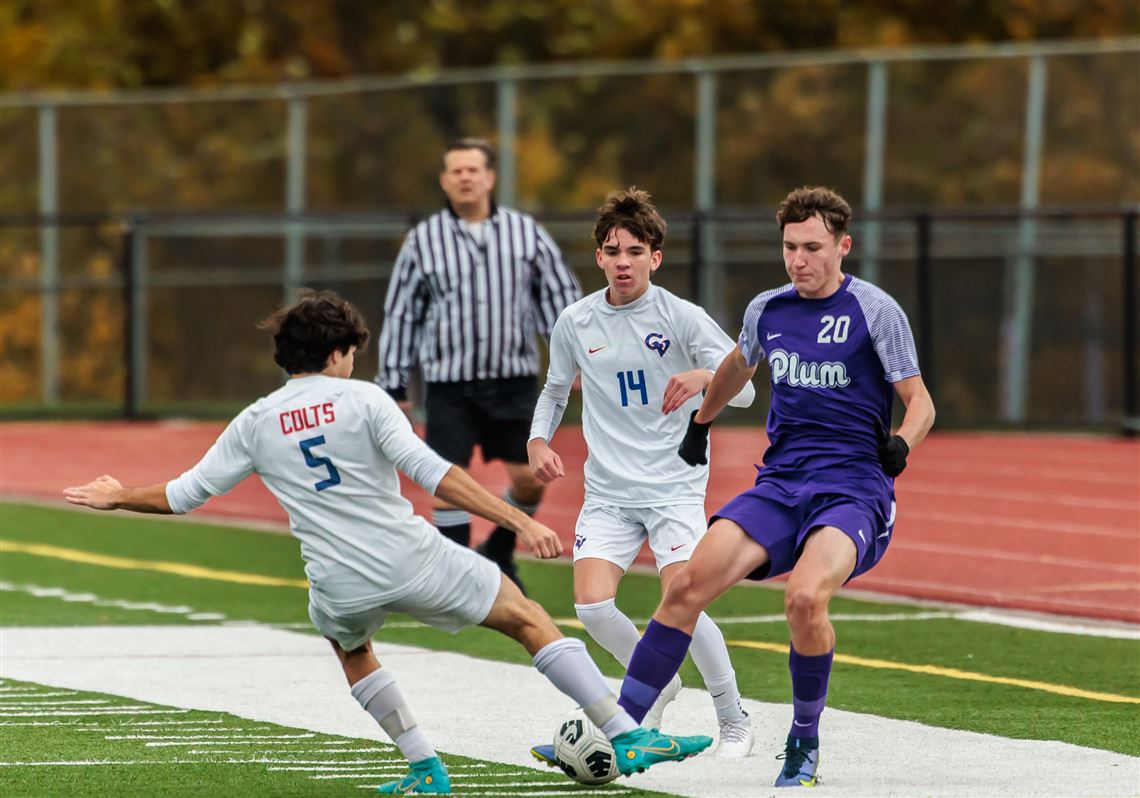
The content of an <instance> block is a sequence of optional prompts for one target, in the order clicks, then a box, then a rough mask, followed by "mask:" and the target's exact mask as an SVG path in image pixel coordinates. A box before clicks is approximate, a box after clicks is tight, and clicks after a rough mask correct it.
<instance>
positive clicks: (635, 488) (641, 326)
mask: <svg viewBox="0 0 1140 798" xmlns="http://www.w3.org/2000/svg"><path fill="white" fill-rule="evenodd" d="M734 346H735V344H734V343H733V341H732V339H730V338H729V337H728V336H727V335H725V334H724V332H723V331H722V330H721V329H720V327H718V326H717V325H716V322H714V321H713V320H712V319H711V318H710V317H709V315H708V314H707V313H705V312H704V310H702V309H701V308H700V307H698V306H696V305H694V304H693V303H692V302H687V301H685V300H684V299H681V298H679V297H677V296H674V295H673V294H671V293H669V292H668V291H666V290H665V289H663V288H658V287H657V286H654V285H650V286H649V290H647V291H646V292H645V293H644V294H643V295H642V296H641V297H640V298H638V299H636V300H634V301H633V302H631V303H629V304H628V305H621V306H615V305H611V304H610V303H609V302H608V301H606V290H605V289H602V290H600V291H596V292H595V293H593V294H590V295H589V296H587V297H585V298H584V299H581V300H579V301H578V302H575V303H574V304H573V305H570V306H569V307H568V308H566V310H564V311H562V315H560V316H559V317H558V321H557V323H555V325H554V330H553V331H552V332H551V334H550V368H549V370H548V371H547V375H546V387H545V388H543V390H542V394H541V395H540V396H539V398H538V404H537V406H536V407H535V410H534V421H533V423H532V424H531V428H530V438H531V440H533V439H535V438H543V439H545V440H547V441H549V440H550V439H551V438H552V437H553V436H554V430H555V429H557V427H558V423H559V421H561V419H562V411H563V410H564V409H565V407H566V398H567V397H568V396H569V393H570V386H571V384H572V383H573V381H574V376H575V375H576V374H577V373H579V372H581V374H582V432H583V434H584V435H585V437H586V446H587V448H588V449H589V455H588V456H587V458H586V500H587V502H589V501H596V502H600V503H604V504H609V505H613V506H616V507H657V506H662V505H665V504H703V503H704V500H705V487H706V485H707V484H708V478H709V470H708V466H698V467H696V468H693V467H692V466H690V465H688V464H687V463H686V462H685V461H683V460H682V459H681V458H680V457H679V456H678V454H677V447H678V446H680V445H681V439H682V438H683V437H684V436H685V429H686V428H687V427H688V424H689V415H690V414H691V413H692V411H694V410H696V409H697V408H698V407H699V406H700V402H701V396H700V394H698V395H697V396H694V397H692V398H691V399H689V401H687V402H686V403H685V404H684V405H683V406H682V407H680V408H679V409H677V410H674V411H673V412H672V413H670V414H669V415H664V414H662V412H661V405H662V402H663V401H664V396H665V387H666V386H667V385H668V384H669V378H670V377H672V376H673V375H674V374H679V373H681V372H683V371H691V370H693V369H708V370H709V371H715V370H716V368H717V366H719V365H720V363H721V361H722V360H724V357H725V355H727V354H728V353H729V352H731V351H732V349H733V347H734ZM755 396H756V391H755V389H754V388H753V387H752V383H748V384H747V385H745V386H744V388H743V390H741V392H740V393H739V394H738V395H737V396H736V397H734V398H733V400H732V401H731V402H730V404H732V405H733V406H735V407H747V406H748V405H750V404H752V400H753V398H755Z"/></svg>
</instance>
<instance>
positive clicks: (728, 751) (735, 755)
mask: <svg viewBox="0 0 1140 798" xmlns="http://www.w3.org/2000/svg"><path fill="white" fill-rule="evenodd" d="M754 742H755V738H754V737H753V735H752V718H750V717H748V713H747V712H745V713H744V717H743V718H742V719H740V720H722V721H721V722H720V735H719V738H718V739H717V743H716V747H715V748H714V749H713V750H712V751H710V752H709V753H710V754H711V755H712V756H718V757H721V758H723V759H743V758H744V757H746V756H748V755H749V754H751V753H752V744H753V743H754Z"/></svg>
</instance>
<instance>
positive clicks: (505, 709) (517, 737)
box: [0, 626, 1140, 798]
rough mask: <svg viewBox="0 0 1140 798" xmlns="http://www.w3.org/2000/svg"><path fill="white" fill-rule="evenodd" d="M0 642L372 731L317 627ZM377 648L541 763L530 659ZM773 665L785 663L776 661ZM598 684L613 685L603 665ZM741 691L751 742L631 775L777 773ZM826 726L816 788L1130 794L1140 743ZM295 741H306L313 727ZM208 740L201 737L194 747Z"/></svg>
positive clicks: (18, 666) (881, 721) (1024, 796)
mask: <svg viewBox="0 0 1140 798" xmlns="http://www.w3.org/2000/svg"><path fill="white" fill-rule="evenodd" d="M61 638H63V639H67V640H68V641H69V644H70V645H71V647H72V649H73V650H75V651H81V652H83V655H84V659H83V660H82V664H81V666H78V667H77V663H76V661H75V658H74V657H73V658H66V659H65V658H61V657H59V651H58V648H59V647H58V641H59V640H60V639H61ZM0 648H2V649H3V651H4V654H5V656H4V658H3V659H2V660H0V676H2V677H3V678H9V679H25V680H29V681H37V682H40V683H44V684H48V685H52V686H57V687H61V688H67V689H72V690H93V691H100V692H104V693H110V694H114V695H124V696H126V697H127V698H129V699H133V700H137V701H151V702H155V703H162V704H166V705H173V706H177V707H183V708H192V709H197V710H205V711H218V712H228V713H232V714H234V715H238V716H240V717H244V718H248V719H251V720H254V721H260V722H267V723H278V724H282V725H286V726H289V727H293V728H299V729H306V730H310V731H314V732H321V733H325V734H334V735H343V736H345V737H346V739H345V741H344V742H345V743H347V744H356V743H359V740H358V739H353V738H364V739H368V740H374V739H378V738H379V737H380V736H381V735H382V733H383V732H382V731H381V730H380V728H379V727H378V726H377V725H376V723H375V722H374V721H373V720H372V719H371V718H370V717H369V716H368V715H367V713H364V712H362V711H361V710H360V706H359V705H358V704H357V703H356V701H355V700H354V699H353V698H352V696H351V695H350V693H349V691H348V690H347V689H345V687H344V676H343V674H342V672H341V669H340V666H339V664H338V663H337V661H336V659H335V657H333V656H332V655H331V654H330V653H328V649H327V645H326V644H325V642H324V641H323V640H321V639H320V638H318V637H316V636H313V635H300V634H292V633H289V632H283V631H279V630H271V629H264V628H241V629H238V628H229V627H213V628H210V627H188V626H172V627H77V628H61V627H54V628H49V629H36V628H0ZM377 648H378V653H379V655H380V658H381V661H383V662H384V663H385V665H386V666H387V667H390V668H392V670H393V672H394V673H395V674H396V676H397V677H398V678H399V680H400V684H401V687H402V688H403V691H404V694H405V695H406V696H408V699H409V702H410V704H411V706H412V707H413V711H414V712H415V713H416V718H417V719H418V720H419V722H420V723H421V724H422V725H423V727H424V729H425V731H426V732H427V734H428V735H429V737H430V738H431V739H432V742H433V744H434V745H435V746H436V747H437V748H438V749H439V750H442V751H447V752H451V753H455V754H462V755H464V756H470V757H473V758H477V759H483V760H491V761H496V762H503V763H506V764H509V765H513V766H516V767H518V766H522V767H527V768H532V769H534V770H540V769H541V770H542V771H543V772H545V768H541V766H539V765H538V764H537V763H534V764H533V765H532V760H531V757H530V754H529V749H530V746H531V745H533V744H534V743H535V742H536V741H538V740H542V739H546V738H549V736H550V734H551V730H552V729H553V728H554V726H555V723H556V722H557V719H558V718H559V717H560V716H561V715H562V714H564V713H565V712H567V711H569V710H570V709H572V704H573V702H572V701H570V700H569V699H568V698H565V697H563V696H561V695H559V694H558V693H557V692H555V691H554V690H553V688H552V687H551V686H550V684H549V683H548V682H547V681H546V680H545V679H544V678H543V677H542V676H541V675H540V674H539V673H538V672H537V671H536V670H534V669H533V668H530V667H526V666H522V665H512V664H509V663H504V662H492V661H488V660H482V659H476V658H473V657H468V656H464V655H461V654H454V653H448V652H442V651H430V652H429V651H425V650H423V649H417V648H411V647H407V646H395V645H385V644H383V643H380V644H379V645H378V646H377ZM132 652H137V654H136V655H135V656H131V654H132ZM251 652H252V653H251ZM780 679H781V680H786V679H787V677H786V676H785V675H784V674H782V673H781V674H780ZM610 684H611V686H613V687H616V686H617V682H616V681H613V680H610ZM301 685H303V688H302V687H301ZM508 685H509V689H501V688H502V687H505V686H508ZM283 686H285V688H288V687H289V686H294V687H292V689H284V688H283ZM833 686H835V687H840V686H839V685H833ZM840 689H841V687H840ZM884 700H887V701H889V700H890V696H889V695H888V696H885V697H884ZM710 704H711V702H710V700H709V697H708V695H707V693H705V692H704V691H698V690H695V689H685V690H682V691H681V694H680V695H679V696H678V698H677V699H676V701H674V703H673V704H672V705H671V706H670V709H669V712H668V713H667V714H666V728H667V729H668V730H669V731H673V732H677V733H686V734H692V733H709V732H711V731H713V726H714V716H713V712H712V708H711V706H710ZM744 705H745V708H746V709H748V711H749V712H750V713H751V715H752V719H753V728H754V731H755V734H756V738H757V754H756V755H755V756H756V758H750V759H749V760H747V761H744V762H735V761H732V760H722V759H717V758H713V757H696V758H694V759H692V760H690V761H688V762H685V763H684V764H683V765H666V766H664V767H660V768H654V769H652V770H650V771H649V772H648V773H644V774H641V775H639V776H635V777H633V779H632V780H631V781H629V782H626V783H627V784H628V786H631V787H639V788H645V789H655V790H662V791H665V792H669V793H673V794H675V795H683V796H692V797H693V798H737V796H752V795H755V794H756V791H757V785H758V784H767V783H768V782H769V781H770V779H774V778H775V774H776V770H777V767H778V763H777V762H775V761H774V760H772V759H771V757H772V756H774V755H775V754H776V753H778V750H779V748H781V747H782V743H783V739H784V737H785V735H786V734H787V727H788V720H789V717H790V707H788V706H787V705H786V704H769V703H761V702H759V701H752V700H746V701H744ZM536 707H541V709H538V710H536V709H535V708H536ZM491 719H493V724H494V725H493V733H489V732H490V731H492V730H491V729H489V727H488V723H489V722H491ZM824 729H825V730H824V734H825V748H826V752H825V753H824V765H823V770H822V773H823V776H824V778H825V779H827V783H826V785H825V786H823V787H821V788H817V789H816V790H815V791H814V793H813V795H815V796H817V798H828V797H829V796H843V798H871V796H912V795H924V796H931V797H932V798H950V797H951V796H953V797H954V798H961V796H971V797H972V798H974V797H976V798H997V797H998V796H1009V795H1016V796H1019V798H1035V797H1036V796H1051V795H1056V793H1057V785H1064V791H1065V793H1066V794H1068V795H1071V796H1093V795H1109V796H1119V795H1134V794H1135V792H1136V784H1137V777H1138V776H1140V758H1137V757H1130V756H1125V755H1123V754H1118V753H1114V752H1111V751H1103V750H1098V749H1092V748H1084V747H1080V746H1076V745H1070V744H1067V743H1058V742H1042V741H1033V740H1013V739H1005V738H1001V737H996V736H992V735H985V734H977V733H972V732H962V731H954V730H950V729H942V728H934V727H930V726H924V725H921V724H918V723H913V722H907V721H896V720H889V719H886V718H881V717H877V716H874V715H864V714H857V713H852V712H844V711H842V710H837V709H829V710H828V711H827V713H826V717H825V719H824ZM304 745H305V746H307V747H308V748H310V750H311V748H313V747H314V746H313V745H312V742H307V743H305V744H304ZM216 747H218V746H217V744H216V743H214V744H208V745H204V746H203V745H199V747H198V748H197V749H196V750H212V749H214V748H216ZM299 747H300V746H298V748H299ZM341 751H343V749H341ZM900 752H905V753H906V755H905V756H903V755H901V754H900ZM257 753H258V754H264V753H265V752H263V751H258V752H257ZM288 753H291V754H296V753H299V752H298V751H297V750H296V749H294V750H291V751H289V752H288ZM328 753H331V752H328V751H327V749H326V751H325V752H323V753H322V754H321V755H322V756H327V755H328ZM338 753H339V751H338ZM1075 773H1079V774H1081V775H1080V778H1074V777H1073V774H1075ZM710 788H711V789H710ZM550 792H551V794H555V795H560V794H566V793H565V792H563V791H550ZM607 792H612V791H610V790H607ZM477 793H478V791H475V793H469V794H477ZM581 793H582V791H577V790H576V791H575V794H581Z"/></svg>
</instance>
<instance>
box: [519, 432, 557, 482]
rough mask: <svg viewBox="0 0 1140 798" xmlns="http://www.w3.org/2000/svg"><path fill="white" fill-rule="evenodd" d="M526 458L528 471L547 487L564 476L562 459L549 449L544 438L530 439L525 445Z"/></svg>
mask: <svg viewBox="0 0 1140 798" xmlns="http://www.w3.org/2000/svg"><path fill="white" fill-rule="evenodd" d="M526 456H527V460H529V461H530V470H531V471H533V472H534V476H535V477H536V478H537V479H538V481H539V482H541V483H542V484H543V485H549V484H550V483H551V482H553V481H554V480H556V479H558V478H559V477H564V476H566V469H565V467H563V465H562V458H561V457H559V456H558V452H556V451H554V450H553V449H551V448H550V445H549V444H548V443H547V442H546V439H545V438H531V439H530V440H529V441H527V444H526Z"/></svg>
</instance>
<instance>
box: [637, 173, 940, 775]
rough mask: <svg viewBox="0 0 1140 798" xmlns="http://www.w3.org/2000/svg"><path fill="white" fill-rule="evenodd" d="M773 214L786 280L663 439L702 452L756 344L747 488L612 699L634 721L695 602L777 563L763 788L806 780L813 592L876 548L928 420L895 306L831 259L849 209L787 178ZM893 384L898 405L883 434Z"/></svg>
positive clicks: (685, 574) (827, 649)
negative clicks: (771, 744) (780, 579)
mask: <svg viewBox="0 0 1140 798" xmlns="http://www.w3.org/2000/svg"><path fill="white" fill-rule="evenodd" d="M776 219H777V221H778V222H779V224H780V230H781V231H782V232H783V248H784V267H785V269H786V270H787V272H788V276H789V277H790V278H791V283H790V284H787V285H784V286H783V287H781V288H776V289H773V290H770V291H765V292H764V293H761V294H760V295H759V296H757V297H756V298H755V299H753V300H752V302H751V304H749V306H748V310H747V311H746V312H745V314H744V328H743V330H742V331H741V333H740V338H739V339H738V341H737V348H736V349H734V350H733V351H732V352H730V353H729V354H728V356H727V357H725V359H724V361H723V362H722V363H721V364H720V367H719V368H718V369H717V372H716V374H715V376H714V377H713V380H712V382H711V383H710V384H709V386H708V389H707V390H706V392H705V397H704V401H703V402H702V403H701V406H700V408H699V409H698V410H697V411H696V412H695V413H693V415H692V417H691V418H690V421H689V428H688V430H687V432H686V435H685V438H684V440H683V441H682V443H681V446H680V449H679V451H678V453H679V454H680V456H681V458H682V459H684V460H685V461H686V462H688V463H689V464H690V465H693V466H696V465H699V464H701V465H703V464H704V463H705V462H706V461H707V456H706V453H707V450H708V449H707V447H708V429H709V425H710V424H711V423H712V421H713V419H714V418H716V416H717V414H718V413H720V411H721V410H723V409H724V407H725V405H727V404H728V400H729V399H731V398H732V397H734V396H735V395H736V394H737V393H738V392H739V391H740V389H741V387H743V386H744V384H745V383H746V382H748V381H749V380H750V379H751V378H752V375H753V374H754V373H755V372H756V367H757V365H758V364H759V362H760V358H762V357H767V359H768V367H769V371H770V373H771V378H772V400H771V405H770V408H769V412H768V439H769V446H768V449H767V451H766V452H765V453H764V466H763V467H762V468H761V469H760V473H759V475H758V477H757V479H756V485H755V487H753V488H751V489H750V490H747V491H745V492H744V493H742V494H740V495H739V496H737V497H736V498H734V499H732V500H731V501H730V502H729V503H728V504H726V505H725V506H724V507H722V508H721V509H720V510H719V511H718V512H717V513H716V514H715V515H714V516H713V518H712V522H711V526H710V527H709V531H708V533H707V534H706V535H705V536H704V538H702V539H701V541H700V543H699V544H698V545H697V547H696V550H695V551H694V552H693V555H692V558H691V559H690V560H689V563H688V565H687V566H686V567H685V568H684V570H682V571H681V572H680V573H679V574H677V575H676V576H675V577H674V579H673V581H672V582H671V583H670V585H669V588H668V590H667V591H666V593H665V596H664V597H663V598H662V600H661V604H660V605H659V606H658V608H657V611H656V612H655V613H654V615H653V620H651V621H650V623H649V626H648V627H647V628H646V630H645V634H644V635H643V636H642V638H641V641H640V642H639V643H638V644H637V648H636V649H635V650H634V652H633V657H632V660H631V661H630V664H629V668H628V670H627V672H626V676H625V680H624V682H623V683H622V689H621V698H620V703H621V705H622V706H624V707H625V708H626V710H627V711H628V712H629V713H630V715H632V716H633V717H634V719H640V718H641V717H643V716H644V714H645V712H646V711H647V710H648V709H649V707H650V706H651V705H652V704H653V702H654V700H655V699H656V698H657V695H658V693H659V692H660V690H661V689H662V688H663V687H664V686H665V685H667V684H668V683H669V680H670V679H672V677H673V675H674V674H675V673H676V672H677V669H678V668H679V667H680V665H681V662H682V660H683V659H684V657H685V652H686V651H687V650H688V647H689V643H690V641H691V640H692V633H693V628H694V626H695V624H696V621H697V618H698V616H699V615H700V613H701V611H702V610H703V609H704V608H705V607H706V606H708V604H709V603H711V602H712V601H713V600H714V599H716V598H717V597H718V596H720V595H721V594H722V593H724V592H725V591H726V590H728V589H729V588H730V587H732V585H734V584H736V583H737V582H739V581H740V580H741V579H744V578H745V577H748V578H753V579H767V578H769V577H774V576H779V575H780V574H785V573H789V572H790V576H789V577H788V582H787V587H786V588H785V591H784V613H785V615H786V616H787V620H788V628H789V630H790V632H791V650H790V653H789V656H788V668H789V670H790V671H791V675H792V704H793V720H792V726H791V729H790V731H789V734H788V738H787V741H786V744H785V752H784V754H783V755H782V757H781V758H783V760H784V764H783V767H782V768H781V770H780V774H779V776H778V777H777V778H776V786H777V787H795V786H805V787H812V786H815V785H816V784H817V783H818V775H817V771H818V768H819V717H820V714H821V713H822V712H823V707H824V704H825V702H826V699H827V682H828V677H829V676H830V674H831V661H832V656H833V654H834V650H835V629H834V628H833V627H832V625H831V621H830V620H829V618H828V603H829V602H830V601H831V597H832V596H834V595H835V594H836V592H837V591H838V590H839V588H840V587H841V586H842V585H843V584H845V583H846V582H847V581H848V580H850V579H851V578H853V577H855V576H858V575H859V574H862V573H865V572H866V571H868V570H870V569H871V568H873V567H874V566H875V564H876V563H878V562H879V560H880V559H881V558H882V556H883V553H884V552H885V551H886V549H887V546H888V545H889V543H890V540H891V531H892V528H893V526H894V521H895V502H894V478H895V477H897V476H898V475H899V474H900V473H901V472H902V470H903V469H904V468H905V467H906V460H907V456H908V454H909V453H910V451H911V450H912V449H913V448H914V447H915V446H917V445H918V444H920V443H921V442H922V440H923V439H924V438H925V437H926V433H927V432H928V431H929V430H930V427H931V425H932V424H933V423H934V404H933V402H932V401H931V398H930V394H929V393H928V392H927V390H926V386H925V385H924V384H923V382H922V377H921V376H920V374H919V369H918V358H917V356H916V355H915V348H914V339H913V337H912V336H911V332H910V327H909V325H908V323H907V319H906V315H905V314H904V313H903V311H902V309H901V308H900V307H899V305H898V303H897V302H895V300H894V299H892V298H891V297H890V296H889V295H887V294H886V293H885V292H884V291H882V290H881V289H879V288H877V287H876V286H874V285H871V284H870V283H867V282H864V281H863V280H860V279H858V278H856V277H852V276H850V275H846V274H844V273H843V270H842V265H843V258H844V257H845V256H846V255H847V254H848V253H849V252H850V251H851V236H850V235H848V233H847V225H848V223H849V222H850V220H851V208H850V206H849V205H848V204H847V202H846V201H845V200H844V199H843V198H842V197H841V196H839V195H838V194H836V193H835V192H834V191H831V190H829V189H825V188H801V189H797V190H795V191H793V192H791V193H790V194H788V196H787V197H786V198H785V199H784V202H783V203H782V204H781V205H780V209H779V212H778V213H777V214H776ZM892 388H893V393H897V394H898V396H899V398H900V399H902V402H903V404H904V405H905V406H906V414H905V416H904V418H903V422H902V426H900V427H899V430H898V432H897V433H896V434H894V435H891V434H890V433H889V429H890V422H891V405H892V402H893V395H892Z"/></svg>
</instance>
